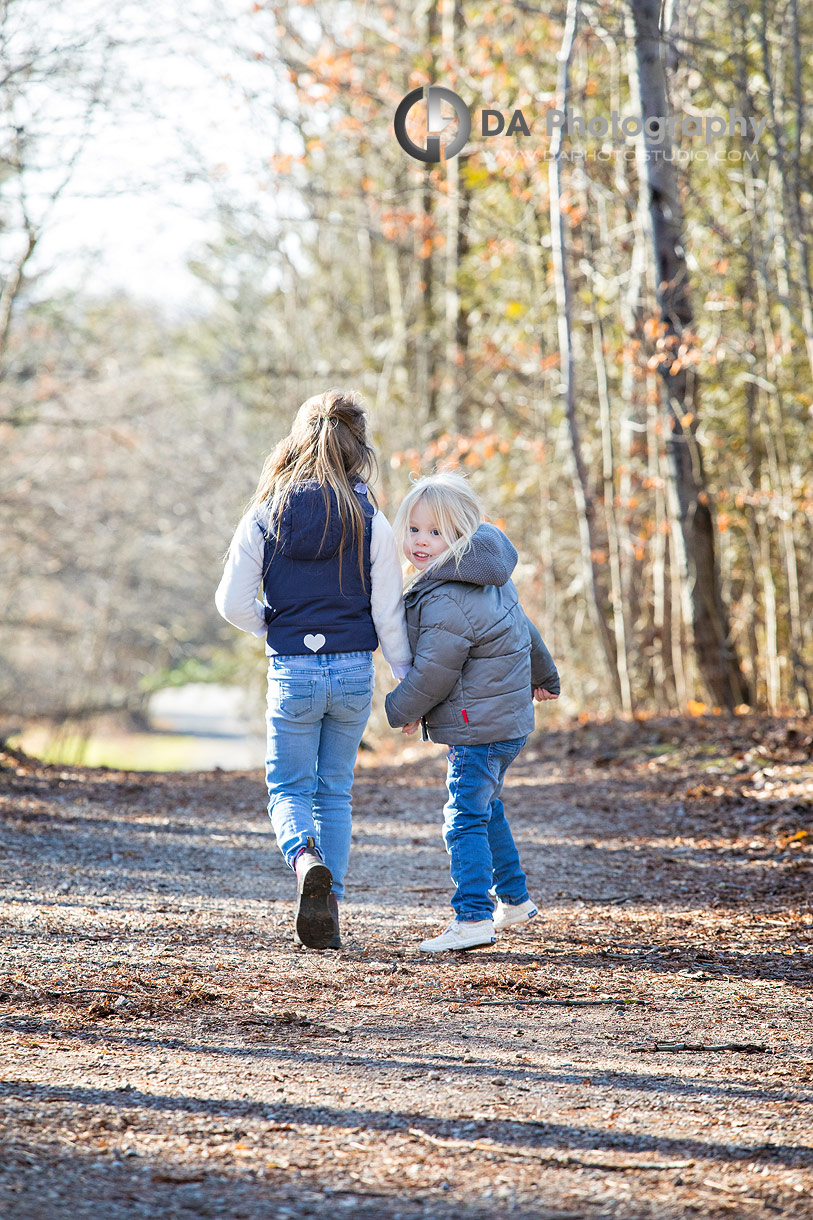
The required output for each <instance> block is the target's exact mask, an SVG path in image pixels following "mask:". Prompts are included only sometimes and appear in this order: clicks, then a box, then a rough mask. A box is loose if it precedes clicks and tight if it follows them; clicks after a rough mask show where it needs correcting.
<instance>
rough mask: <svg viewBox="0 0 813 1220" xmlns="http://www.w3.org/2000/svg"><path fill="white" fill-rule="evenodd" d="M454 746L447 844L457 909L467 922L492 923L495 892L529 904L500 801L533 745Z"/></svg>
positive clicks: (446, 810) (445, 830) (446, 815)
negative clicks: (514, 767)
mask: <svg viewBox="0 0 813 1220" xmlns="http://www.w3.org/2000/svg"><path fill="white" fill-rule="evenodd" d="M527 740H528V739H527V737H516V738H514V739H512V740H511V741H493V742H491V744H490V745H481V746H450V747H449V755H448V757H449V762H448V767H447V771H446V787H447V788H448V790H449V799H448V801H447V802H446V804H445V805H444V808H443V814H444V826H443V839H444V842H445V843H446V850H447V851H448V853H449V855H450V857H451V864H450V872H451V875H452V881H454V883H455V887H456V888H455V892H454V894H453V896H452V900H451V901H452V907H453V908H454V913H455V917H456V918H457V919H461V920H466V921H468V920H477V919H491V917H492V915H493V913H494V902H493V900H492V898H491V896H490V894H489V892H488V891H489V890H490V889H492V888H494V889H495V890H496V892H497V897H498V898H502V900H503V902H510V903H519V902H525V901H526V900H527V898H528V885H527V882H526V879H525V874H524V872H523V871H522V868H521V866H520V863H519V853H518V852H517V849H516V846H515V844H514V837H513V835H512V834H511V827H510V826H509V825H508V821H507V819H506V816H505V806H504V805H503V803H502V801H501V800H500V795H501V793H502V787H503V781H504V779H505V773H506V771H507V770H508V768H509V766H510V765H511V763H512V762H513V761H514V759H515V758H516V757H517V755H518V754H519V752H520V750H521V749H522V747H523V746H524V745H525V742H526V741H527Z"/></svg>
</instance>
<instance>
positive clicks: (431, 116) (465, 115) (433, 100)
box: [395, 85, 471, 165]
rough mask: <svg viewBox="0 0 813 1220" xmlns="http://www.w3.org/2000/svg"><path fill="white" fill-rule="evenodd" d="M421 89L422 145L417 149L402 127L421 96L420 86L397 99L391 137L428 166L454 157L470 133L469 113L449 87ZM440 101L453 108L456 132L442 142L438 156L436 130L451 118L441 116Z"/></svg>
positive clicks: (439, 130)
mask: <svg viewBox="0 0 813 1220" xmlns="http://www.w3.org/2000/svg"><path fill="white" fill-rule="evenodd" d="M425 92H426V130H427V132H428V133H429V134H428V135H427V137H426V148H421V146H420V145H419V144H416V143H415V142H414V140H410V138H409V136H408V135H407V129H406V124H407V115H408V114H409V112H410V110H411V109H412V107H413V106H416V105H417V104H418V102H420V101H421V99H422V98H423V96H424V89H423V87H421V88H419V89H413V90H412V92H411V93H408V94H407V95H406V97H405V98H403V99H402V100H401V102H400V104H399V106H398V109H397V110H396V112H395V138H396V140H397V141H398V143H399V144H400V145H401V147H402V148H403V150H404V152H407V153H409V155H410V157H415V159H416V160H417V161H425V162H427V164H429V165H431V164H433V163H434V162H436V161H440V160H441V159H442V160H444V161H450V160H451V158H452V157H456V156H457V154H458V153H459V152H460V150H461V149H462V148H463V147H464V146H465V143H466V141H467V140H468V138H469V136H470V135H471V115H470V114H469V109H468V106H467V105H466V103H465V102H464V101H463V99H462V97H458V95H457V94H456V93H455V92H454V90H453V89H447V88H446V87H445V86H444V85H427V86H426V91H425ZM441 102H448V103H449V105H450V106H451V107H452V108H453V109H454V113H455V118H456V119H457V123H458V130H457V135H456V136H455V137H454V139H453V140H452V141H451V142H450V143H449V144H447V145H446V147H445V148H444V149H443V153H442V155H441V148H440V138H439V134H438V133H439V132H441V131H443V129H444V127H446V126H448V124H449V123H451V122H452V121H453V120H452V118H451V116H450V117H449V118H444V117H443V115H442V114H441V113H440V103H441Z"/></svg>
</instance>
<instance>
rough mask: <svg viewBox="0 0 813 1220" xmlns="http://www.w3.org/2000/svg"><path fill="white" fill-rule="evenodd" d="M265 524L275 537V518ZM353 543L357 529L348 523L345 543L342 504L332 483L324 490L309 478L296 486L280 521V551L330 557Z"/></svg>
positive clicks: (293, 555) (292, 556)
mask: <svg viewBox="0 0 813 1220" xmlns="http://www.w3.org/2000/svg"><path fill="white" fill-rule="evenodd" d="M355 490H356V492H357V493H360V492H365V491H366V490H367V489H366V487H365V486H364V485H363V484H357V485H356V489H355ZM326 495H327V499H326V498H325V496H326ZM264 525H265V526H266V528H267V532H268V536H269V537H270V538H271V539H272V540H273V538H274V535H275V533H276V530H275V523H274V522H271V524H270V528H268V522H267V519H266V522H264ZM352 545H353V531H352V529H350V528H349V523H348V528H347V530H346V532H345V539H344V546H342V523H341V518H340V516H339V506H338V504H337V502H336V494H335V492H334V491H333V489H332V488H331V487H326V488H325V489H324V490H323V489H322V487H321V486H320V485H319V484H318V483H317V482H315V481H309V482H307V483H300V484H298V485H297V486H295V487H294V488H293V489H292V491H291V495H290V497H289V499H288V503H287V505H286V507H285V511H284V513H283V514H282V521H281V523H280V531H279V544H278V546H277V551H278V553H279V554H281V555H286V556H288V558H290V559H330V558H331V557H332V556H334V555H338V554H339V552H340V551H342V550H344V551H346V550H347V549H348V547H351V546H352Z"/></svg>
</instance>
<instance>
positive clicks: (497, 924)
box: [494, 898, 539, 932]
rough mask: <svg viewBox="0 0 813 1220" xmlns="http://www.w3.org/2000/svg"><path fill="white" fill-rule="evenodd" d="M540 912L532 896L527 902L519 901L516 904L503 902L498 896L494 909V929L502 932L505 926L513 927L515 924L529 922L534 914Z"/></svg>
mask: <svg viewBox="0 0 813 1220" xmlns="http://www.w3.org/2000/svg"><path fill="white" fill-rule="evenodd" d="M538 914H539V911H538V908H537V907H536V905H535V904H534V903H533V902H532V901H531V899H530V898H528V899H527V900H526V901H525V902H518V903H516V905H514V904H513V903H511V902H503V900H502V899H501V898H498V899H497V906H496V909H495V911H494V931H495V932H502V931H503V929H504V928H513V927H514V925H515V924H518V923H527V922H528V920H529V919H533V917H534V915H538Z"/></svg>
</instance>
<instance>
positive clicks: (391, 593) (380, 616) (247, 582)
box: [215, 510, 412, 681]
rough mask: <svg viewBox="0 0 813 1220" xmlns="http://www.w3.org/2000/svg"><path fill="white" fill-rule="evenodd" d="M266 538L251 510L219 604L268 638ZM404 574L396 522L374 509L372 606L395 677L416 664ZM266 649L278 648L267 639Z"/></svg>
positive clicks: (233, 619) (235, 621)
mask: <svg viewBox="0 0 813 1220" xmlns="http://www.w3.org/2000/svg"><path fill="white" fill-rule="evenodd" d="M264 552H265V538H264V535H263V531H262V527H261V526H260V525H259V524H258V522H257V519H256V517H255V515H254V513H253V512H248V513H246V515H245V516H244V517H243V519H242V521H241V522H240V524H239V525H238V527H237V529H236V530H235V533H234V537H233V538H232V540H231V546H230V547H229V554H228V556H227V558H226V566H225V568H224V570H223V577H222V579H221V581H220V584H219V585H218V588H217V593H216V594H215V605H216V606H217V609H218V612H219V613H220V614H221V615H222V616H223V618H224V619H225V620H226V622H228V623H231V624H232V626H234V627H239V629H240V630H241V631H247V632H249V633H250V634H251V635H256V636H257V637H258V638H259V639H264V638H265V635H266V631H267V627H266V622H265V608H264V606H263V603H262V601H261V600H260V599H259V598H258V597H257V592H258V590H259V589H260V586H261V584H262V577H263V557H264ZM402 589H403V579H402V576H401V565H400V563H399V562H398V549H397V546H396V543H395V536H394V534H393V532H392V527H391V526H390V523H389V521H388V520H387V518H386V517H385V516H384V514H383V513H382V512H380V511H378V510H376V513H375V515H374V516H373V521H372V530H371V536H370V610H371V613H372V619H373V625H374V627H375V630H376V635H377V636H378V641H379V643H380V645H381V651H382V652H383V654H384V659H385V660H386V661H387V663H388V664H389V666H390V668H391V670H392V672H393V674H394V676H395V677H396V678H398V679H399V681H400V679H401V678H403V677H405V676H406V674H407V671H408V670H409V667H410V665H411V663H412V653H411V652H410V648H409V640H408V639H407V630H406V618H405V616H404V599H403V593H402ZM266 653H267V654H268V655H269V656H273V655H274V650H273V649H272V648H271V647H270V645H268V644H266Z"/></svg>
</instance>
